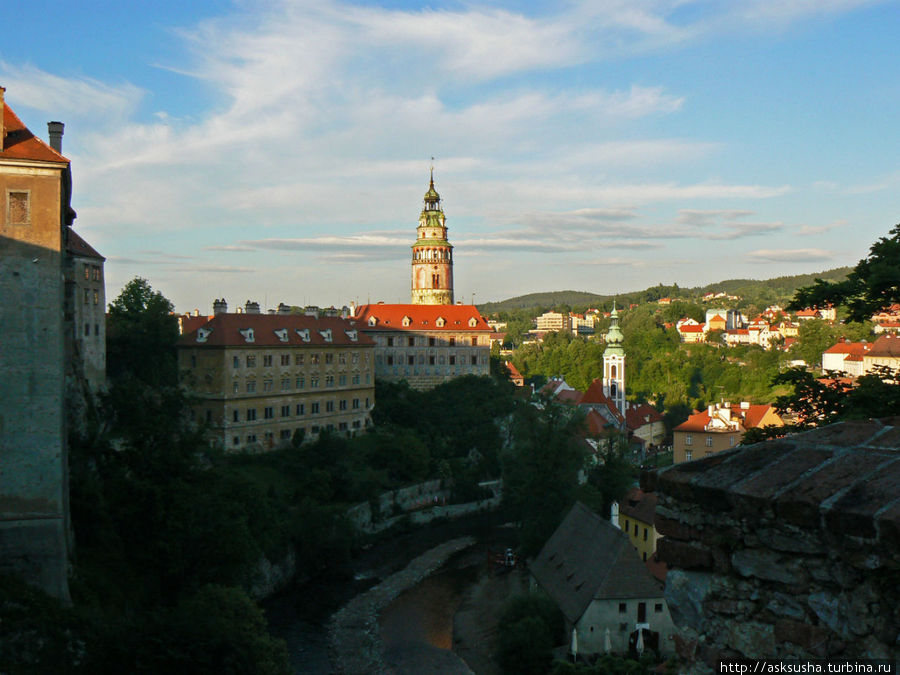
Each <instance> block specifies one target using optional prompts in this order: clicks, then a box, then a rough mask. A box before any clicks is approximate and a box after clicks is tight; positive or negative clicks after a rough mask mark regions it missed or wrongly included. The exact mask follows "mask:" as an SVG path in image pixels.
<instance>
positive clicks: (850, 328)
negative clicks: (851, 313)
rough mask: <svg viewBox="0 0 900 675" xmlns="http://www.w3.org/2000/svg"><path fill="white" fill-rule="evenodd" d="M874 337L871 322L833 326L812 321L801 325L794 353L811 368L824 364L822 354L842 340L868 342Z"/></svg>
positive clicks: (815, 320) (816, 320)
mask: <svg viewBox="0 0 900 675" xmlns="http://www.w3.org/2000/svg"><path fill="white" fill-rule="evenodd" d="M871 336H872V324H871V322H868V321H866V322H864V323H846V324H832V323H831V322H829V321H823V320H822V319H810V320H808V321H803V322H802V323H801V324H800V329H799V331H798V336H797V346H796V347H795V348H794V352H795V353H796V354H797V355H798V356H799V357H800V358H801V359H803V360H804V361H805V362H806V363H807V364H809V365H810V366H814V365H817V364H820V363H821V362H822V352H824V351H825V350H826V349H828V348H829V347H831V346H832V345H835V344H837V342H838V341H839V340H841V339H848V340H850V341H851V342H858V341H860V340H867V339H869V338H871Z"/></svg>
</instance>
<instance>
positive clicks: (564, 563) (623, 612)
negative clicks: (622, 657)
mask: <svg viewBox="0 0 900 675" xmlns="http://www.w3.org/2000/svg"><path fill="white" fill-rule="evenodd" d="M529 569H530V570H531V578H532V588H533V589H535V590H538V589H540V590H541V591H543V592H544V593H546V594H547V595H548V596H549V597H550V598H551V599H552V600H553V601H554V602H555V603H556V604H557V605H558V606H559V609H560V610H561V611H562V614H563V618H564V620H565V629H566V635H567V636H569V635H572V631H573V630H574V631H575V635H576V637H577V640H578V654H579V655H591V654H601V653H604V652H606V651H607V647H608V650H609V651H612V652H615V653H618V654H624V653H628V652H629V649H630V647H633V645H634V643H635V641H636V638H637V635H638V631H639V630H642V631H644V633H643V636H644V644H645V645H646V646H647V647H648V648H653V649H656V650H657V651H659V652H660V653H661V654H671V653H672V652H673V651H674V645H673V636H674V634H675V626H674V624H673V623H672V617H671V616H670V615H669V609H668V606H667V605H666V600H665V598H664V594H663V585H662V584H661V583H660V582H659V581H657V580H656V579H654V578H653V576H651V574H650V572H649V570H648V569H647V567H646V566H645V565H644V564H643V563H642V562H641V559H640V557H639V556H638V554H637V552H636V551H635V549H634V547H633V546H632V544H631V542H630V541H629V539H628V537H627V536H626V535H625V533H624V532H623V531H622V530H620V529H618V528H617V527H615V526H614V525H612V523H610V522H608V521H607V520H606V519H604V518H601V517H600V516H598V515H597V514H596V513H594V512H593V511H591V510H590V509H589V508H588V507H587V506H585V505H584V504H582V503H580V502H578V503H576V504H575V506H573V507H572V510H571V511H569V513H568V515H567V516H566V517H565V519H564V520H563V522H562V523H561V524H560V526H559V527H558V528H557V529H556V531H555V532H554V533H553V535H552V536H551V537H550V539H548V540H547V543H546V544H544V547H543V548H542V549H541V552H540V553H539V554H538V555H537V557H536V558H535V559H534V560H533V561H531V563H530V565H529Z"/></svg>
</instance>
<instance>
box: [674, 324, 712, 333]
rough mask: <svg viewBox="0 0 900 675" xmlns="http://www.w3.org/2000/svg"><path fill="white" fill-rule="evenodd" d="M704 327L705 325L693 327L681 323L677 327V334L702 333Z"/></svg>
mask: <svg viewBox="0 0 900 675" xmlns="http://www.w3.org/2000/svg"><path fill="white" fill-rule="evenodd" d="M705 326H706V324H705V323H701V324H699V325H696V326H695V325H693V324H689V323H683V324H681V325H680V326H679V327H678V332H679V333H702V332H703V328H704V327H705Z"/></svg>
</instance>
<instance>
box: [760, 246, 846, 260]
mask: <svg viewBox="0 0 900 675" xmlns="http://www.w3.org/2000/svg"><path fill="white" fill-rule="evenodd" d="M747 258H748V259H749V260H751V261H752V262H767V263H784V262H796V263H804V262H829V261H831V260H833V259H834V254H833V253H832V252H831V251H826V250H824V249H821V248H795V249H757V250H756V251H749V252H748V253H747Z"/></svg>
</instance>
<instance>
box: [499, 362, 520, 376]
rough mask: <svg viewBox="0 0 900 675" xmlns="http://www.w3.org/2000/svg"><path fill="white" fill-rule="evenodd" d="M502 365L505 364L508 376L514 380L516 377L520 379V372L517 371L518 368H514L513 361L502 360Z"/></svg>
mask: <svg viewBox="0 0 900 675" xmlns="http://www.w3.org/2000/svg"><path fill="white" fill-rule="evenodd" d="M503 365H505V366H506V369H507V370H508V371H509V376H510V377H511V378H512V379H514V380H516V379H519V380H521V379H522V373H520V372H519V369H518V368H516V367H515V366H514V365H513V362H512V361H504V362H503Z"/></svg>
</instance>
